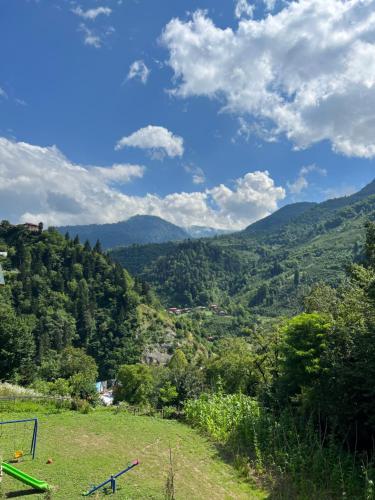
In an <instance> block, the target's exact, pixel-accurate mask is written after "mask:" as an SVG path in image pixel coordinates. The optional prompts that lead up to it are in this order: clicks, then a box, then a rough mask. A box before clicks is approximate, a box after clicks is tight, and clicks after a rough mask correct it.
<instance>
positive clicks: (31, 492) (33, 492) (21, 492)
mask: <svg viewBox="0 0 375 500" xmlns="http://www.w3.org/2000/svg"><path fill="white" fill-rule="evenodd" d="M30 495H40V491H39V490H34V489H28V490H18V491H10V492H9V493H6V495H5V498H19V497H27V496H30Z"/></svg>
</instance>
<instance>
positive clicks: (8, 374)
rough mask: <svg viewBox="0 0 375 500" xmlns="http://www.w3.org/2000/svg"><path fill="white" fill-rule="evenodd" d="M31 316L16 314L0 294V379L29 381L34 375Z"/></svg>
mask: <svg viewBox="0 0 375 500" xmlns="http://www.w3.org/2000/svg"><path fill="white" fill-rule="evenodd" d="M33 326H34V321H33V318H30V317H29V318H28V317H25V316H22V315H18V314H16V312H15V311H14V309H13V308H12V306H11V304H10V303H9V302H8V301H7V300H6V297H4V296H1V295H0V379H2V380H17V381H20V382H30V381H31V380H32V379H33V377H34V373H35V370H34V356H35V342H34V338H33V334H32V330H33Z"/></svg>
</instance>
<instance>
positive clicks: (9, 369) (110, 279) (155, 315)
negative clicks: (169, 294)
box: [0, 221, 176, 382]
mask: <svg viewBox="0 0 375 500" xmlns="http://www.w3.org/2000/svg"><path fill="white" fill-rule="evenodd" d="M1 250H6V251H7V252H8V257H7V259H2V263H3V264H2V265H3V268H4V273H5V281H6V285H5V286H2V287H1V288H0V291H1V293H0V317H1V322H0V345H1V359H0V379H2V380H10V379H14V378H17V379H18V380H20V381H24V382H28V381H30V380H32V379H33V378H34V377H35V374H36V372H37V373H38V375H39V376H40V377H41V378H43V379H45V380H55V379H56V378H58V377H63V378H64V377H69V376H70V375H71V374H68V373H66V367H65V366H64V359H65V358H64V357H66V356H67V354H68V353H70V352H71V351H69V350H70V349H76V350H77V349H78V351H73V352H74V353H76V354H75V356H76V357H77V360H80V359H81V363H82V362H84V360H85V359H86V358H85V357H83V358H82V357H81V356H83V354H81V353H84V355H89V356H91V357H92V358H93V359H94V361H95V363H96V364H97V367H98V370H99V376H100V378H103V377H105V378H110V377H112V376H113V375H114V373H115V372H116V370H117V367H118V366H119V365H121V364H122V363H132V362H138V361H140V360H141V359H142V358H143V355H144V352H145V349H146V348H148V347H150V346H153V345H157V344H158V342H159V341H160V340H161V339H164V337H165V335H166V334H167V333H168V335H169V337H171V340H170V342H169V345H168V347H169V349H170V350H171V351H173V343H174V338H175V335H176V333H175V329H174V325H173V322H172V321H171V320H170V319H169V318H168V317H167V316H166V315H164V316H163V315H162V314H161V312H160V311H159V310H158V308H157V302H156V300H155V299H154V297H153V296H152V294H151V293H150V291H149V289H148V287H147V286H145V285H142V283H140V282H138V281H134V280H133V279H132V278H131V277H130V275H129V274H128V273H127V272H126V271H124V270H123V269H122V267H121V266H119V265H118V264H116V263H114V262H112V261H111V259H110V258H109V257H108V256H107V255H105V254H103V253H102V252H101V249H100V247H99V246H98V245H96V246H95V247H94V248H91V247H90V245H89V243H86V244H85V245H82V244H80V243H79V241H78V240H77V239H74V240H72V239H70V238H68V237H63V236H62V235H60V234H59V233H58V232H57V231H55V230H53V229H49V230H47V231H43V232H41V231H39V232H30V231H28V230H27V229H26V228H24V227H23V226H12V225H10V224H9V223H8V222H6V221H3V222H2V223H1V224H0V251H1ZM154 304H155V305H156V307H154ZM73 357H74V356H73ZM90 359H91V358H90ZM77 362H78V361H77ZM95 363H94V364H95ZM95 370H96V368H95V369H94V372H93V373H92V374H93V377H94V378H95ZM74 371H75V370H74V369H73V372H74Z"/></svg>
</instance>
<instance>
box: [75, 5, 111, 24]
mask: <svg viewBox="0 0 375 500" xmlns="http://www.w3.org/2000/svg"><path fill="white" fill-rule="evenodd" d="M72 12H73V13H74V14H76V15H77V16H79V17H82V18H83V19H87V20H90V21H95V19H96V18H97V17H98V16H101V15H104V16H110V15H111V13H112V9H110V8H109V7H96V8H95V9H88V10H83V9H82V7H80V6H78V7H75V8H74V9H72Z"/></svg>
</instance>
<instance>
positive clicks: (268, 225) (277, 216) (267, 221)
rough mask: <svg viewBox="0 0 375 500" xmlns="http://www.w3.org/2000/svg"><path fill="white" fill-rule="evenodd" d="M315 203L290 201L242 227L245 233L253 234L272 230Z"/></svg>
mask: <svg viewBox="0 0 375 500" xmlns="http://www.w3.org/2000/svg"><path fill="white" fill-rule="evenodd" d="M316 205H317V203H312V202H311V203H310V202H300V203H292V204H290V205H285V206H284V207H282V208H280V209H279V210H276V212H274V213H273V214H271V215H269V216H268V217H265V218H264V219H261V220H259V221H257V222H254V223H253V224H251V225H250V226H248V227H247V228H246V229H244V233H245V234H253V233H258V232H260V231H270V230H271V231H272V230H274V229H279V228H280V227H281V226H284V225H286V224H288V223H289V222H291V221H292V220H293V219H294V218H296V217H298V216H299V215H301V214H303V213H304V212H306V211H307V210H309V209H310V208H313V207H315V206H316Z"/></svg>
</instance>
